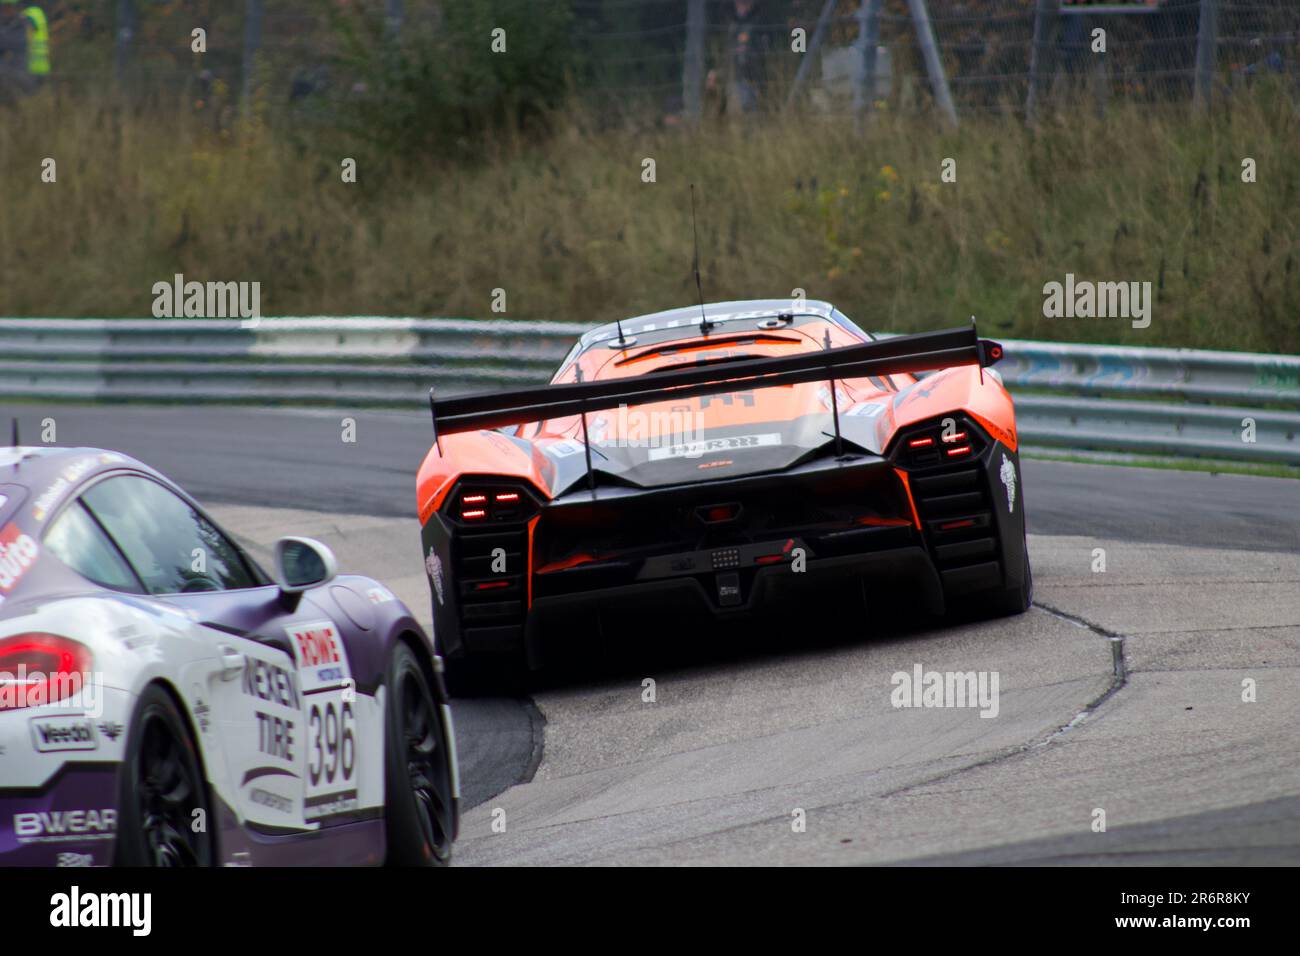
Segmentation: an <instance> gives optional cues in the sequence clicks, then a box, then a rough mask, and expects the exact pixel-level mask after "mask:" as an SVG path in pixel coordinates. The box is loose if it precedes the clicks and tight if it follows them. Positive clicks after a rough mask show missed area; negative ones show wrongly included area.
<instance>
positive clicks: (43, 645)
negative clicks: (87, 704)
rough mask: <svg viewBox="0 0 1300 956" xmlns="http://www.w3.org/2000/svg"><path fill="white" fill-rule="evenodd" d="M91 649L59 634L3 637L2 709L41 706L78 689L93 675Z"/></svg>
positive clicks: (0, 659) (0, 653)
mask: <svg viewBox="0 0 1300 956" xmlns="http://www.w3.org/2000/svg"><path fill="white" fill-rule="evenodd" d="M90 663H91V656H90V650H89V649H88V648H87V647H86V646H85V645H83V644H78V643H77V642H76V641H73V640H70V639H68V638H66V637H60V636H59V635H57V634H42V633H33V634H18V635H15V636H14V637H6V638H3V639H0V710H17V709H18V708H21V707H39V706H41V705H42V704H52V703H54V702H55V701H60V700H63V699H65V698H67V697H72V696H73V695H75V694H77V693H79V692H80V691H81V689H82V688H83V687H84V686H85V683H86V682H87V681H88V680H89V679H90Z"/></svg>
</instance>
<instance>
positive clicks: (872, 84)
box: [853, 0, 883, 127]
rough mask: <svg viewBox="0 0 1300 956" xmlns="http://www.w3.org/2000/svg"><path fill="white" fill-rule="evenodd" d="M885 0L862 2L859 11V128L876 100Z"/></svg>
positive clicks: (856, 108)
mask: <svg viewBox="0 0 1300 956" xmlns="http://www.w3.org/2000/svg"><path fill="white" fill-rule="evenodd" d="M882 2H883V0H862V6H861V7H860V8H859V10H858V45H859V46H860V47H861V49H862V56H861V57H859V59H858V70H859V71H860V72H859V73H858V75H857V76H856V77H855V78H854V83H853V122H854V123H855V124H857V125H858V126H859V127H860V126H861V124H862V118H863V116H865V115H866V114H867V113H870V112H871V110H872V102H873V101H874V100H875V98H876V47H878V46H879V45H880V5H881V3H882Z"/></svg>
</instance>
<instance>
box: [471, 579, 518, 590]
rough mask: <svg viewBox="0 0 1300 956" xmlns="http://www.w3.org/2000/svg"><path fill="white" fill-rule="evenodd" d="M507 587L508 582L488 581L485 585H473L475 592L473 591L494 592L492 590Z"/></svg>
mask: <svg viewBox="0 0 1300 956" xmlns="http://www.w3.org/2000/svg"><path fill="white" fill-rule="evenodd" d="M508 587H510V582H509V581H488V582H486V583H484V584H476V585H474V590H475V591H494V590H496V589H497V588H508Z"/></svg>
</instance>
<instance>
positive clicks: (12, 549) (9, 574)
mask: <svg viewBox="0 0 1300 956" xmlns="http://www.w3.org/2000/svg"><path fill="white" fill-rule="evenodd" d="M39 555H40V548H39V547H38V546H37V544H36V540H35V539H34V538H33V537H32V536H31V535H29V534H26V533H25V532H24V531H23V530H22V529H21V528H19V527H18V525H16V524H14V523H13V522H10V523H9V524H7V525H5V527H4V530H2V531H0V592H5V593H8V592H9V591H12V590H13V589H14V588H15V587H17V586H18V582H19V581H21V580H22V579H23V575H24V574H26V573H27V571H28V569H30V568H31V566H32V565H33V564H35V563H36V558H37V557H38V556H39Z"/></svg>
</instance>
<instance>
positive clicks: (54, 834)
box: [13, 809, 117, 843]
mask: <svg viewBox="0 0 1300 956" xmlns="http://www.w3.org/2000/svg"><path fill="white" fill-rule="evenodd" d="M13 823H14V837H15V838H16V839H17V840H18V842H19V843H80V842H83V841H86V840H111V839H113V837H114V836H115V835H116V833H117V811H116V810H110V809H105V810H42V811H40V812H36V813H15V814H14V820H13Z"/></svg>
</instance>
